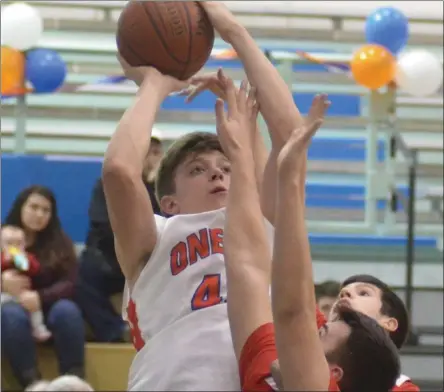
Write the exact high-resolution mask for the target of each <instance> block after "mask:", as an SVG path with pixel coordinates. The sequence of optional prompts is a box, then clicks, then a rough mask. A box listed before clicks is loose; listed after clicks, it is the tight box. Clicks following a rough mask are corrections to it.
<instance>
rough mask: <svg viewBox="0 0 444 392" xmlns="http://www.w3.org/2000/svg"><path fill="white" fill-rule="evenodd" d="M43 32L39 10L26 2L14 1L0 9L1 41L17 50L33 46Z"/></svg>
mask: <svg viewBox="0 0 444 392" xmlns="http://www.w3.org/2000/svg"><path fill="white" fill-rule="evenodd" d="M42 33H43V20H42V17H41V16H40V14H39V12H38V11H37V10H36V9H35V8H34V7H31V6H30V5H28V4H26V3H14V4H11V5H8V6H6V7H4V8H3V9H2V13H1V42H2V45H5V46H10V47H11V48H14V49H17V50H28V49H30V48H32V47H34V46H35V45H36V44H37V42H38V40H39V39H40V37H41V36H42Z"/></svg>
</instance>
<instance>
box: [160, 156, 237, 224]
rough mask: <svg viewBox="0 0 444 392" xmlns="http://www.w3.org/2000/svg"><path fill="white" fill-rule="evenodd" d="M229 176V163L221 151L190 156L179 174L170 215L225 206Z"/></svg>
mask: <svg viewBox="0 0 444 392" xmlns="http://www.w3.org/2000/svg"><path fill="white" fill-rule="evenodd" d="M230 174H231V165H230V162H229V161H228V159H227V157H226V156H225V155H223V154H222V153H220V152H219V151H211V152H207V153H202V154H199V155H195V156H190V157H189V158H188V159H187V160H186V161H185V162H183V163H182V164H181V165H180V166H179V167H178V168H177V171H176V177H175V185H176V193H175V195H173V197H172V201H171V202H172V209H171V211H172V212H173V213H172V214H171V215H176V214H198V213H201V212H206V211H214V210H217V209H219V208H223V207H225V205H226V202H227V197H228V190H229V188H230ZM166 212H168V211H166Z"/></svg>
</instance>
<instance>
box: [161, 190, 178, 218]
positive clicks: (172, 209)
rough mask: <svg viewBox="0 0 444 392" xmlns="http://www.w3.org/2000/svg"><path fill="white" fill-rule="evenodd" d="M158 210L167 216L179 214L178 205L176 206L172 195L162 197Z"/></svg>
mask: <svg viewBox="0 0 444 392" xmlns="http://www.w3.org/2000/svg"><path fill="white" fill-rule="evenodd" d="M160 208H161V210H162V211H163V212H164V213H165V214H167V215H169V216H173V215H177V214H179V213H180V210H179V205H178V204H177V201H176V198H175V197H174V196H172V195H168V196H164V197H162V199H161V200H160Z"/></svg>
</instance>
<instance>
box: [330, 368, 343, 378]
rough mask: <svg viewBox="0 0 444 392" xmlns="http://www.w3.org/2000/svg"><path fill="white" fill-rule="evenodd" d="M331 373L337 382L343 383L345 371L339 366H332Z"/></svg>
mask: <svg viewBox="0 0 444 392" xmlns="http://www.w3.org/2000/svg"><path fill="white" fill-rule="evenodd" d="M330 373H331V375H332V376H333V378H334V379H335V381H336V382H339V381H341V379H342V377H343V376H344V371H343V370H342V368H340V367H339V366H337V365H333V366H330Z"/></svg>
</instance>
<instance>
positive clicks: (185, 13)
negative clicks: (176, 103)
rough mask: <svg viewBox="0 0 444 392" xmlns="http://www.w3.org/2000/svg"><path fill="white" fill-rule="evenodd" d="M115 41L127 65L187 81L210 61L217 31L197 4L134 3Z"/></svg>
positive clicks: (125, 11)
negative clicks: (156, 71) (142, 67)
mask: <svg viewBox="0 0 444 392" xmlns="http://www.w3.org/2000/svg"><path fill="white" fill-rule="evenodd" d="M116 39H117V47H118V50H119V53H120V55H121V56H122V57H123V58H124V59H125V60H126V61H127V62H128V64H130V65H132V66H152V67H154V68H156V69H157V70H158V71H160V72H161V73H163V74H165V75H170V76H173V77H175V78H177V79H180V80H186V79H188V78H190V77H191V76H193V75H194V74H196V73H197V72H198V71H199V70H200V69H201V68H202V67H203V66H204V64H205V63H206V62H207V60H208V58H209V56H210V54H211V50H212V48H213V44H214V29H213V26H212V25H211V22H210V20H209V19H208V16H207V14H206V13H205V11H204V9H203V8H202V7H201V6H200V5H199V4H198V3H197V2H194V1H139V0H132V1H129V2H128V3H127V4H126V6H125V7H124V9H123V11H122V13H121V15H120V18H119V21H118V27H117V37H116Z"/></svg>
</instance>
